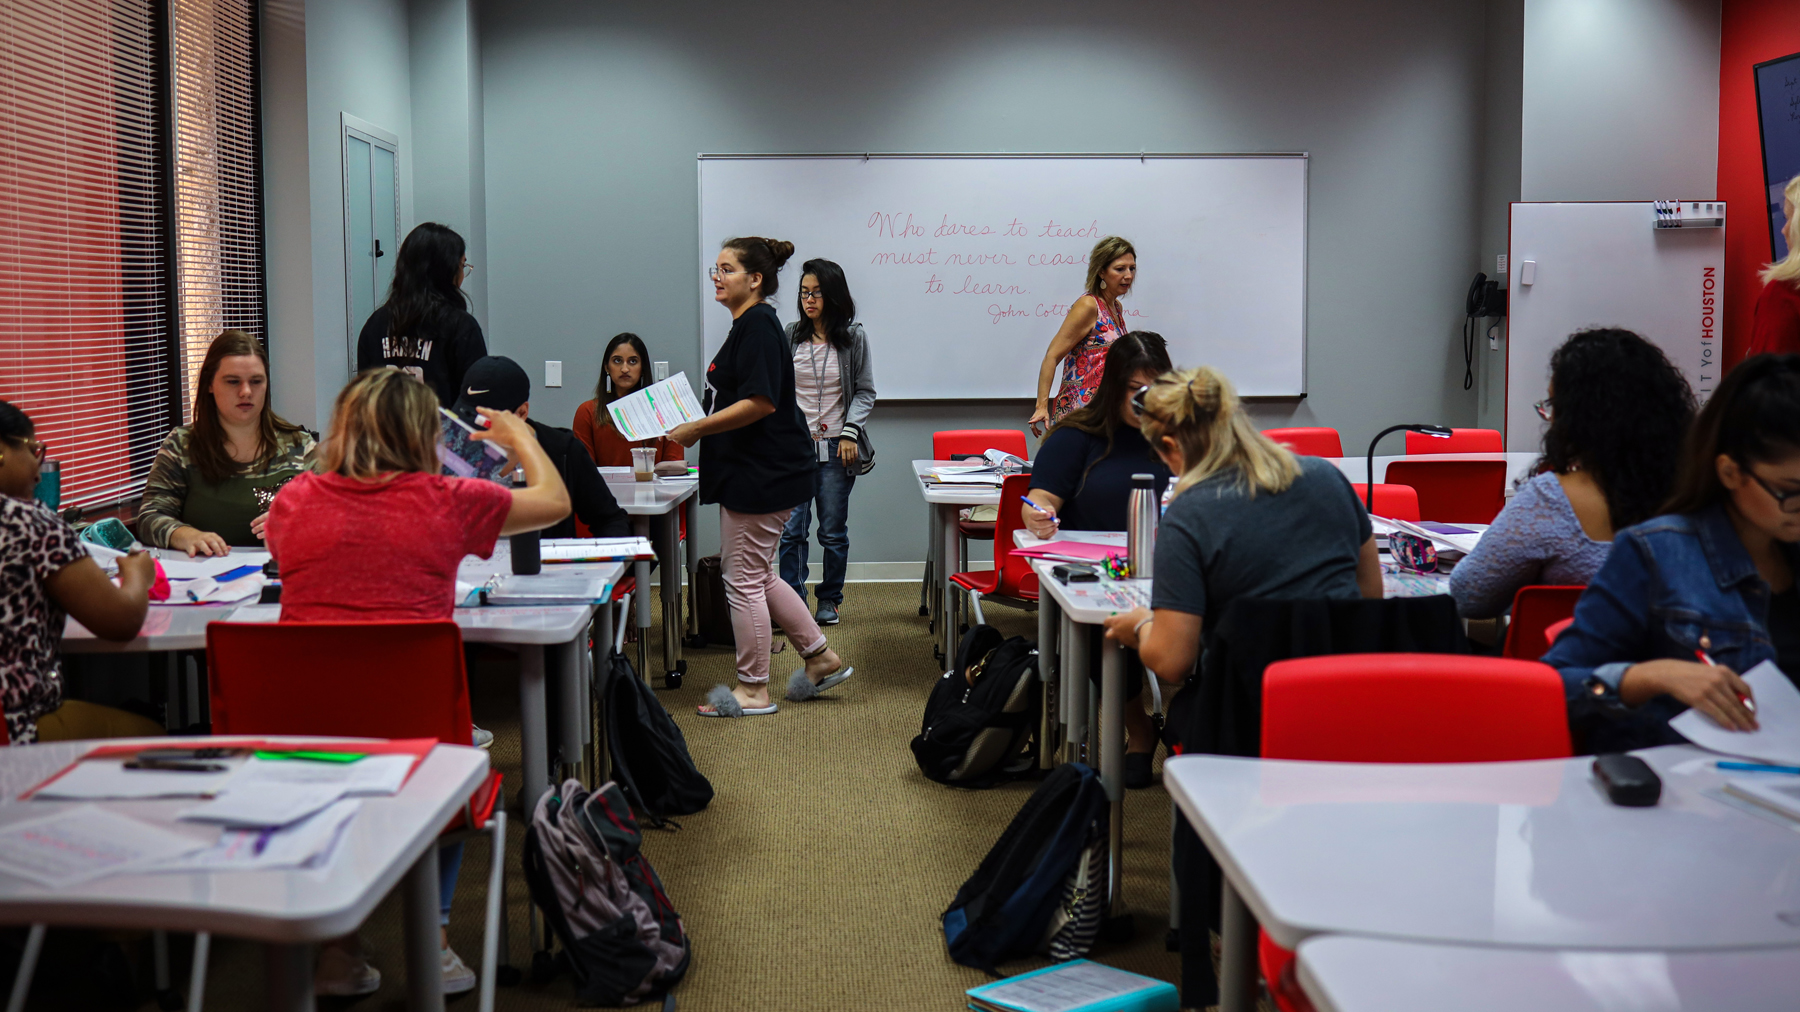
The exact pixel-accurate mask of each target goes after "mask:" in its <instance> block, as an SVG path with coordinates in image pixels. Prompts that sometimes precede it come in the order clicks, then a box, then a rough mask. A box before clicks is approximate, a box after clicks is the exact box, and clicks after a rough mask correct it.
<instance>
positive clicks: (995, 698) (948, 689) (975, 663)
mask: <svg viewBox="0 0 1800 1012" xmlns="http://www.w3.org/2000/svg"><path fill="white" fill-rule="evenodd" d="M1037 689H1038V679H1037V646H1036V645H1035V644H1033V643H1032V642H1031V641H1030V640H1027V639H1025V638H1024V637H1022V636H1014V637H1013V638H1011V639H1007V638H1005V637H1004V636H1002V635H1001V634H1000V631H999V630H998V629H995V628H994V627H993V626H990V625H978V626H976V627H975V628H973V629H970V630H969V631H968V632H966V633H964V634H963V638H962V643H961V645H959V646H958V647H957V650H956V667H955V668H954V669H952V670H950V671H948V672H945V674H944V677H942V678H940V679H938V680H937V684H936V685H934V686H933V687H932V689H931V698H929V699H927V700H926V701H925V720H924V722H923V724H922V725H921V727H920V730H919V734H918V737H916V738H914V739H913V740H912V750H913V758H914V759H916V760H917V761H918V763H919V770H920V771H921V772H923V773H924V774H925V775H926V776H927V777H929V778H931V779H932V780H936V781H937V782H938V783H941V784H955V785H956V786H958V787H988V786H991V785H993V784H994V783H995V782H997V781H998V780H999V779H1000V777H1001V775H1002V773H1003V767H1004V765H1005V764H1006V763H1007V762H1008V761H1010V760H1012V759H1014V758H1017V757H1018V756H1020V755H1021V754H1023V753H1024V752H1025V749H1026V746H1027V745H1028V744H1029V743H1030V741H1031V731H1032V726H1033V725H1034V724H1035V723H1036V717H1037V698H1038V692H1037Z"/></svg>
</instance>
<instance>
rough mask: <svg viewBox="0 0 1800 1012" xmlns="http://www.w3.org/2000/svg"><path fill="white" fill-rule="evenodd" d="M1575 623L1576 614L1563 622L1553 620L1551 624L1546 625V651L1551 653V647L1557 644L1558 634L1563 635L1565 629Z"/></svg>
mask: <svg viewBox="0 0 1800 1012" xmlns="http://www.w3.org/2000/svg"><path fill="white" fill-rule="evenodd" d="M1574 624H1575V618H1574V616H1570V617H1569V618H1565V619H1563V620H1562V621H1561V622H1552V623H1550V625H1549V626H1547V627H1545V629H1544V652H1545V653H1549V651H1550V648H1551V647H1553V646H1555V645H1556V638H1557V637H1558V636H1561V635H1562V634H1563V631H1564V630H1566V629H1568V628H1569V627H1570V626H1572V625H1574Z"/></svg>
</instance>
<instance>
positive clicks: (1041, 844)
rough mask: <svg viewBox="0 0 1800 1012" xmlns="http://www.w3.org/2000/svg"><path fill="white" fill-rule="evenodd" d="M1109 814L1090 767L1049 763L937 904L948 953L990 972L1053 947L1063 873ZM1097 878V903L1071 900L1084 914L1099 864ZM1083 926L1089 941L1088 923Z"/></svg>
mask: <svg viewBox="0 0 1800 1012" xmlns="http://www.w3.org/2000/svg"><path fill="white" fill-rule="evenodd" d="M1110 815H1111V808H1110V807H1109V806H1108V805H1107V801H1106V788H1105V786H1104V785H1102V784H1101V783H1100V777H1099V776H1098V775H1096V774H1095V773H1094V771H1093V769H1092V768H1091V767H1088V766H1084V765H1082V764H1081V763H1066V764H1064V765H1062V766H1058V767H1057V768H1056V769H1054V770H1052V771H1051V772H1050V775H1049V776H1048V777H1045V778H1044V782H1043V783H1041V784H1039V785H1038V788H1037V790H1035V791H1033V792H1031V797H1030V798H1028V799H1027V800H1026V801H1025V804H1024V806H1023V807H1022V808H1020V809H1019V814H1017V815H1015V816H1013V820H1012V822H1011V823H1010V824H1009V825H1008V826H1007V827H1006V832H1004V833H1001V834H1000V839H999V840H997V841H996V842H995V843H994V847H993V849H992V850H989V851H988V853H987V856H986V857H984V858H982V859H981V867H979V868H976V869H975V874H973V875H971V876H969V880H968V881H967V882H964V883H963V884H962V888H961V889H958V890H957V891H956V899H955V900H953V901H952V902H951V904H950V909H948V910H946V911H944V942H945V944H946V945H948V946H949V948H950V958H951V959H954V960H956V961H957V962H958V963H961V964H962V965H964V966H973V967H975V968H976V969H979V970H986V971H987V972H988V973H990V974H996V975H997V974H998V970H997V969H996V967H998V966H999V964H1001V963H1004V962H1006V961H1007V960H1009V959H1021V958H1024V957H1026V956H1030V955H1031V954H1032V953H1034V952H1037V951H1039V950H1040V949H1042V948H1045V947H1047V946H1053V943H1054V942H1055V941H1056V939H1055V938H1054V937H1053V936H1055V935H1057V934H1058V933H1059V932H1061V931H1063V930H1064V929H1065V927H1066V926H1067V925H1066V924H1064V923H1060V922H1059V918H1058V916H1057V915H1058V909H1059V907H1060V906H1063V905H1065V901H1067V900H1069V899H1071V897H1070V896H1069V895H1068V887H1069V884H1070V882H1071V879H1072V878H1075V879H1079V878H1081V877H1082V876H1080V875H1078V874H1077V873H1078V872H1079V871H1080V869H1081V862H1082V857H1083V854H1084V853H1090V852H1091V850H1092V848H1094V847H1095V845H1096V844H1100V845H1101V846H1102V847H1103V846H1104V844H1103V841H1105V839H1106V833H1107V822H1108V818H1109V817H1110ZM1089 862H1090V864H1092V856H1091V853H1090V858H1089ZM1101 863H1102V864H1104V860H1102V862H1101ZM1090 870H1092V869H1090ZM1098 878H1099V895H1098V896H1097V897H1094V899H1095V900H1096V901H1097V902H1093V903H1079V902H1078V903H1077V904H1076V905H1077V906H1078V907H1087V909H1088V911H1089V913H1088V916H1089V917H1090V918H1091V917H1093V916H1095V915H1097V914H1098V912H1099V911H1101V910H1103V909H1104V908H1105V905H1106V897H1105V888H1106V887H1105V880H1106V876H1105V873H1104V871H1101V872H1100V874H1099V876H1098ZM1084 933H1085V935H1086V940H1087V941H1088V942H1091V941H1092V938H1093V933H1094V931H1093V928H1092V927H1088V928H1087V930H1086V931H1085V932H1084ZM1082 949H1083V950H1084V951H1085V946H1082Z"/></svg>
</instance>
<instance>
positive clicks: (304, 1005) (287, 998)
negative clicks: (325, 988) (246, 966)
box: [263, 942, 316, 1012]
mask: <svg viewBox="0 0 1800 1012" xmlns="http://www.w3.org/2000/svg"><path fill="white" fill-rule="evenodd" d="M312 981H313V947H312V946H310V945H306V944H300V945H277V944H275V943H273V942H271V943H269V944H267V945H264V946H263V1000H264V1005H263V1007H264V1008H267V1009H268V1010H269V1012H313V1010H314V1008H315V1007H316V1006H314V1004H313V988H312Z"/></svg>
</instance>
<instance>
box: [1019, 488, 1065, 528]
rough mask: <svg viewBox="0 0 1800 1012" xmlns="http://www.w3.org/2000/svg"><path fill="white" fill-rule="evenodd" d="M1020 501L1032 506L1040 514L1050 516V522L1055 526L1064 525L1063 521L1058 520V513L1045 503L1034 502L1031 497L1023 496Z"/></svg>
mask: <svg viewBox="0 0 1800 1012" xmlns="http://www.w3.org/2000/svg"><path fill="white" fill-rule="evenodd" d="M1019 501H1020V502H1022V503H1024V504H1025V505H1027V506H1030V507H1031V508H1032V509H1034V510H1037V511H1038V512H1039V513H1048V514H1050V522H1051V523H1053V524H1060V523H1062V521H1061V520H1058V519H1056V511H1055V510H1053V509H1051V508H1050V507H1048V506H1045V505H1044V504H1043V503H1040V502H1034V501H1033V500H1032V498H1031V497H1030V496H1028V495H1022V496H1020V497H1019Z"/></svg>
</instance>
